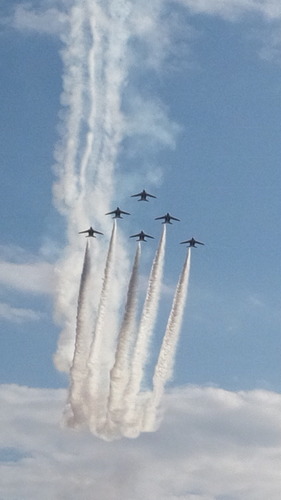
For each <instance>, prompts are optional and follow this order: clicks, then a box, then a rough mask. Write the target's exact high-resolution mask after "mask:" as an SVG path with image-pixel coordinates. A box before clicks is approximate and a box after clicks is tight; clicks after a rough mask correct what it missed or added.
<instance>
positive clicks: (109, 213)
mask: <svg viewBox="0 0 281 500" xmlns="http://www.w3.org/2000/svg"><path fill="white" fill-rule="evenodd" d="M111 214H116V210H112V212H107V213H106V214H105V215H111Z"/></svg>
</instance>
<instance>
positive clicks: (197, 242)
mask: <svg viewBox="0 0 281 500" xmlns="http://www.w3.org/2000/svg"><path fill="white" fill-rule="evenodd" d="M195 243H196V244H198V245H205V243H201V241H195Z"/></svg>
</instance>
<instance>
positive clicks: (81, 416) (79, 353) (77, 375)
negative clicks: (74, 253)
mask: <svg viewBox="0 0 281 500" xmlns="http://www.w3.org/2000/svg"><path fill="white" fill-rule="evenodd" d="M90 270H91V260H90V254H89V242H88V241H87V244H86V250H85V257H84V263H83V270H82V275H81V282H80V289H79V296H78V306H77V322H76V338H75V350H74V356H73V362H72V366H71V369H70V388H69V396H68V405H67V411H66V413H65V417H66V418H65V421H66V424H67V425H69V426H71V427H76V426H81V425H83V424H84V423H85V420H86V414H87V409H86V407H85V404H84V394H83V393H84V390H85V380H86V376H87V372H88V368H87V361H88V356H89V348H90V345H91V336H90V335H89V333H90V332H91V330H90V324H89V308H88V307H87V306H88V301H87V298H88V296H89V292H90V279H89V278H90Z"/></svg>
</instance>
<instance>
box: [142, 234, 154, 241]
mask: <svg viewBox="0 0 281 500" xmlns="http://www.w3.org/2000/svg"><path fill="white" fill-rule="evenodd" d="M143 236H144V237H145V238H152V239H153V240H154V239H155V238H154V236H150V235H149V234H144V235H143Z"/></svg>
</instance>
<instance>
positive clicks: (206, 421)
mask: <svg viewBox="0 0 281 500" xmlns="http://www.w3.org/2000/svg"><path fill="white" fill-rule="evenodd" d="M0 397H1V424H2V425H1V427H0V433H1V443H2V450H0V459H1V460H0V462H1V466H0V485H1V486H0V498H5V500H12V499H14V498H21V500H27V499H28V500H33V499H34V500H35V499H36V500H37V499H38V498H40V499H41V500H45V499H46V500H47V499H48V500H58V499H78V500H95V499H97V500H108V499H110V500H120V499H121V498H122V500H143V499H144V498H145V499H147V500H155V499H159V500H164V499H167V500H175V499H185V500H195V499H196V500H215V499H218V498H221V499H222V498H225V499H226V498H227V499H231V500H264V499H265V498H270V500H279V498H280V488H281V479H280V466H281V419H280V415H281V396H280V395H279V394H276V393H272V392H267V391H263V390H256V391H250V392H239V393H232V392H227V391H224V390H222V389H217V388H212V387H185V388H182V389H177V390H174V391H172V392H171V393H170V394H169V395H167V396H166V398H165V404H166V406H167V411H166V413H165V415H164V419H163V422H162V424H161V426H160V428H159V430H158V431H157V432H155V433H152V434H144V435H142V436H141V437H140V438H138V439H136V440H126V439H123V440H120V441H116V442H112V443H107V442H103V441H101V440H97V439H96V438H94V437H93V436H90V435H88V434H87V433H76V432H72V431H70V430H67V429H62V428H60V426H59V421H60V418H61V410H62V407H63V404H64V398H65V397H66V393H65V392H64V391H63V390H39V389H29V388H26V387H18V386H11V385H6V386H1V387H0Z"/></svg>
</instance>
